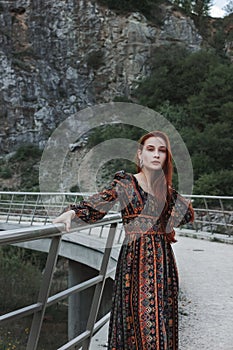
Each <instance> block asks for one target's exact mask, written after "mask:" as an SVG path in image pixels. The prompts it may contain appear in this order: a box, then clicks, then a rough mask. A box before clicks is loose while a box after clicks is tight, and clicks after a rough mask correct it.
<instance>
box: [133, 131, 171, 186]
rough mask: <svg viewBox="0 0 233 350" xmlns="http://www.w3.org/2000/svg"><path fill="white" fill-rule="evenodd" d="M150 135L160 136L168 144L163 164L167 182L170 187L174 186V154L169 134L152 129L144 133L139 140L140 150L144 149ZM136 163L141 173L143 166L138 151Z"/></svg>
mask: <svg viewBox="0 0 233 350" xmlns="http://www.w3.org/2000/svg"><path fill="white" fill-rule="evenodd" d="M150 137H160V138H161V139H163V140H164V141H165V144H166V154H167V156H166V160H165V163H164V166H163V173H164V176H165V179H166V184H167V186H168V187H169V188H171V187H172V174H173V166H172V154H171V145H170V141H169V138H168V136H167V135H166V134H165V133H163V132H162V131H157V130H156V131H151V132H149V133H148V134H145V135H143V136H142V137H141V138H140V140H139V141H138V143H139V147H138V149H139V150H142V149H143V146H144V144H145V142H146V140H147V139H149V138H150ZM136 165H137V172H138V173H140V172H141V171H142V168H141V167H140V160H139V157H138V153H137V155H136Z"/></svg>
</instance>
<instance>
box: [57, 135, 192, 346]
mask: <svg viewBox="0 0 233 350" xmlns="http://www.w3.org/2000/svg"><path fill="white" fill-rule="evenodd" d="M137 168H138V169H137V170H138V171H137V173H136V174H134V175H132V174H128V173H126V172H124V171H120V172H118V173H116V175H115V178H114V180H113V182H112V183H111V185H110V186H108V187H107V188H105V189H104V190H103V191H102V192H100V193H98V194H96V195H94V196H92V197H90V198H89V200H88V201H83V202H81V203H80V204H79V205H74V206H71V208H70V210H68V211H67V212H65V213H63V214H62V215H61V216H59V217H58V218H57V219H55V220H54V223H60V222H62V223H64V224H65V225H66V229H67V230H69V229H70V224H71V220H72V219H73V218H74V217H76V216H77V217H79V218H81V219H83V220H84V221H87V222H95V221H96V220H98V219H100V218H102V217H103V216H104V215H105V214H106V213H107V211H108V210H109V209H110V208H111V206H112V205H113V204H114V203H115V201H116V200H118V201H119V202H120V204H121V214H122V219H123V224H124V228H125V233H126V236H125V240H124V243H123V245H122V248H121V251H120V255H119V259H118V265H117V270H116V278H115V284H114V293H113V305H112V312H111V319H110V326H109V341H108V349H109V350H150V349H151V350H152V349H153V350H177V349H178V274H177V268H176V263H175V260H174V255H173V251H172V248H171V243H172V242H176V240H175V233H174V227H177V226H179V225H181V224H185V223H187V222H189V221H192V220H193V209H192V207H191V205H190V204H189V203H188V202H186V201H185V200H184V199H183V198H182V197H181V196H180V195H179V194H178V193H177V192H176V191H175V190H174V189H173V188H172V157H171V150H170V142H169V140H168V137H167V136H166V135H165V134H164V133H162V132H161V131H153V132H150V133H148V134H146V135H144V136H143V137H142V138H141V139H140V140H139V148H138V151H137Z"/></svg>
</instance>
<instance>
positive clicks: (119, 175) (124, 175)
mask: <svg viewBox="0 0 233 350" xmlns="http://www.w3.org/2000/svg"><path fill="white" fill-rule="evenodd" d="M114 179H116V180H119V181H122V180H130V181H131V180H132V174H131V173H128V172H126V171H125V170H119V171H117V172H116V173H115V176H114Z"/></svg>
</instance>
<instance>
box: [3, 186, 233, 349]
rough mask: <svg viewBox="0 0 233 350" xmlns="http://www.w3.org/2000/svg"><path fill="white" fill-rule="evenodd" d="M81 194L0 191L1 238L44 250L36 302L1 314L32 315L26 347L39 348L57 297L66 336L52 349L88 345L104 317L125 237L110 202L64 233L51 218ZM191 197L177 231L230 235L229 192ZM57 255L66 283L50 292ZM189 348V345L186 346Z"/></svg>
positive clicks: (11, 317)
mask: <svg viewBox="0 0 233 350" xmlns="http://www.w3.org/2000/svg"><path fill="white" fill-rule="evenodd" d="M80 195H81V194H79V193H75V194H74V193H30V192H0V229H1V233H0V244H1V245H6V244H14V245H18V246H21V247H24V248H29V249H34V250H39V251H44V252H47V262H46V266H45V269H44V272H43V278H42V282H41V285H40V289H39V290H38V298H37V300H36V301H35V303H33V304H31V305H27V306H25V307H22V308H20V309H17V310H11V311H10V312H8V313H5V314H2V315H1V316H0V326H1V325H2V324H7V323H9V322H11V324H12V322H15V321H16V320H18V319H21V318H24V317H28V315H32V323H31V326H30V331H29V335H28V340H27V345H26V349H27V350H36V349H39V347H38V344H39V339H40V335H41V329H42V326H43V322H44V319H45V312H46V309H47V308H48V307H49V306H51V305H54V304H57V303H59V302H64V301H66V303H67V305H68V306H67V307H68V334H67V339H68V341H67V342H66V343H65V344H61V345H60V346H59V347H57V350H65V349H79V348H82V349H90V347H92V345H91V344H92V343H93V337H94V336H95V335H96V334H97V332H98V331H99V330H100V329H102V327H103V326H104V325H106V324H107V322H108V320H109V310H110V304H111V287H112V281H113V278H114V274H115V267H116V261H117V258H118V253H119V249H120V246H121V243H122V241H123V238H124V230H123V227H122V223H121V217H120V214H119V213H118V212H117V208H113V211H112V212H110V213H109V214H108V215H107V216H106V217H105V218H104V219H102V220H101V221H99V222H98V223H95V224H92V225H87V224H84V223H82V224H80V223H74V225H73V227H72V230H71V232H70V233H69V234H67V233H66V232H65V231H64V226H63V225H62V224H59V225H56V226H54V225H52V224H51V219H52V218H53V217H55V216H57V215H58V214H59V213H60V212H61V211H62V210H63V209H64V207H66V206H67V205H68V204H70V203H76V202H77V201H78V200H79V199H80ZM82 195H84V196H85V195H87V194H82ZM189 197H190V196H189ZM191 200H192V201H193V206H194V209H195V221H194V223H193V224H192V225H191V224H189V225H188V226H187V227H183V228H182V229H179V230H178V234H179V235H182V236H189V237H190V236H192V237H194V238H197V237H201V238H206V239H209V240H212V241H215V242H220V241H222V242H227V241H232V238H233V223H232V221H233V217H232V206H233V205H232V204H233V197H221V196H197V195H196V196H195V195H193V196H191ZM182 239H183V240H185V239H186V237H184V238H182ZM177 251H178V250H177ZM59 255H60V256H63V257H65V258H66V259H67V260H68V261H69V284H68V286H67V288H66V289H64V290H62V291H61V292H59V293H56V294H55V295H50V289H51V284H52V280H53V276H54V271H55V268H56V264H57V260H58V256H59ZM19 272H20V271H19ZM9 278H10V277H9ZM80 295H81V297H78V296H80ZM101 301H102V302H101ZM77 310H78V312H77ZM92 348H93V349H94V348H95V347H92ZM220 348H221V347H219V348H218V349H220ZM223 348H224V347H223ZM52 349H54V347H53V348H51V350H52ZM189 349H190V350H191V349H192V348H191V347H190V348H188V349H185V350H189ZM224 349H228V348H226V347H225V348H224ZM229 349H230V348H229ZM46 350H49V348H46Z"/></svg>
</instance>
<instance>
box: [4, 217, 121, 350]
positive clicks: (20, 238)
mask: <svg viewBox="0 0 233 350" xmlns="http://www.w3.org/2000/svg"><path fill="white" fill-rule="evenodd" d="M120 222H121V217H120V214H115V215H110V216H106V217H105V218H104V219H103V220H101V221H100V222H99V223H98V224H92V225H85V228H89V229H91V230H93V229H94V228H96V227H103V226H106V225H107V226H109V225H110V228H109V234H108V237H107V240H106V246H105V250H104V254H103V259H102V263H101V267H100V270H99V274H98V275H97V276H96V277H93V278H91V279H89V280H86V281H85V282H82V283H80V284H77V285H75V286H72V287H71V288H67V289H66V290H64V291H62V292H59V293H57V294H55V295H53V296H50V297H49V292H50V287H51V283H52V278H53V273H54V269H55V266H56V261H57V258H58V253H59V247H60V244H61V239H62V235H63V234H65V233H66V232H64V225H63V224H58V225H56V226H54V225H46V226H40V227H32V226H31V227H28V228H23V229H16V230H8V231H4V232H2V233H1V234H0V245H3V244H12V243H20V242H25V241H31V240H36V239H41V238H45V237H46V238H51V244H50V249H49V253H48V256H47V262H46V266H45V270H44V273H43V278H42V282H41V287H40V290H39V295H38V300H37V302H36V303H35V304H32V305H28V306H26V307H23V308H21V309H18V310H15V311H12V312H9V313H7V314H4V315H1V316H0V324H3V323H6V322H9V321H12V320H17V319H19V318H22V317H25V316H28V315H33V320H32V325H31V329H30V334H29V338H28V342H27V347H26V350H36V349H37V345H38V341H39V337H40V332H41V327H42V322H43V318H44V315H45V311H46V308H47V307H49V306H51V305H53V304H55V303H57V302H59V301H61V300H64V299H65V298H67V297H69V296H71V295H72V294H74V293H78V292H81V291H83V290H86V289H87V288H90V287H92V286H95V292H94V297H93V300H92V305H91V310H90V316H89V319H88V322H87V327H86V330H85V331H84V332H83V333H82V334H80V335H79V336H77V337H76V338H74V339H72V340H71V341H69V342H68V343H66V344H64V345H63V346H61V347H60V348H59V349H58V350H68V349H74V347H75V346H76V347H77V348H79V347H80V346H82V349H83V350H87V349H88V348H89V345H90V341H91V338H92V335H93V334H94V333H95V332H96V331H97V330H98V329H99V328H101V327H102V326H103V325H104V324H105V323H106V322H107V321H108V319H109V314H107V315H105V316H104V317H103V318H101V319H100V320H98V321H97V322H96V319H97V314H98V311H99V307H100V302H101V298H102V294H103V290H104V284H105V280H106V278H108V277H109V276H111V274H112V273H113V270H110V271H108V262H109V259H110V255H111V249H112V245H113V242H114V239H115V234H116V229H117V225H118V224H119V223H120ZM81 228H82V227H81V226H80V229H81ZM75 230H76V231H77V228H76V229H75ZM71 232H72V230H71Z"/></svg>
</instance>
